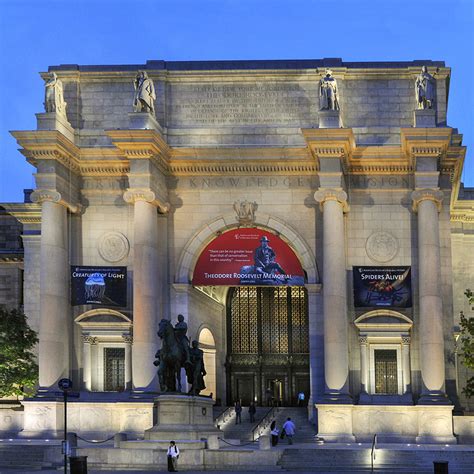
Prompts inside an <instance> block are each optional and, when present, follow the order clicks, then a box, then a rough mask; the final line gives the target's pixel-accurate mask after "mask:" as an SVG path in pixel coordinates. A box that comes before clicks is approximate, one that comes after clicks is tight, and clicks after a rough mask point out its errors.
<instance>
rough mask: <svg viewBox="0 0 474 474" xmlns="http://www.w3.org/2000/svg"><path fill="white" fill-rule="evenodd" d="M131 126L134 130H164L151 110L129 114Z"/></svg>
mask: <svg viewBox="0 0 474 474" xmlns="http://www.w3.org/2000/svg"><path fill="white" fill-rule="evenodd" d="M128 119H129V121H130V128H131V129H133V130H137V129H138V130H156V131H157V132H162V128H161V125H160V124H159V123H158V121H157V120H156V118H155V117H154V116H153V115H152V114H150V113H149V112H131V113H129V114H128Z"/></svg>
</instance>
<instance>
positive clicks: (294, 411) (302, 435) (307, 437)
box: [265, 407, 316, 444]
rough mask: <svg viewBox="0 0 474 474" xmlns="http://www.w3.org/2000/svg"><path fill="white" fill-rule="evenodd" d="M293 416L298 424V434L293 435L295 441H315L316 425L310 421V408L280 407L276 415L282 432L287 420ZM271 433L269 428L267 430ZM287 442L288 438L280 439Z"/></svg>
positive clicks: (281, 441) (294, 421) (292, 419)
mask: <svg viewBox="0 0 474 474" xmlns="http://www.w3.org/2000/svg"><path fill="white" fill-rule="evenodd" d="M288 418H291V421H293V423H294V424H295V426H296V434H295V435H294V436H293V442H294V443H313V444H314V442H315V436H316V427H315V426H314V425H313V424H312V423H310V422H309V421H308V409H307V408H306V407H304V408H298V407H282V408H279V409H278V413H277V414H276V416H275V421H276V426H277V428H278V430H279V431H280V433H281V430H282V427H283V424H284V423H285V421H286V420H287V419H288ZM267 431H268V433H265V434H269V430H267ZM283 442H285V443H286V442H287V440H286V438H285V439H284V440H280V443H283Z"/></svg>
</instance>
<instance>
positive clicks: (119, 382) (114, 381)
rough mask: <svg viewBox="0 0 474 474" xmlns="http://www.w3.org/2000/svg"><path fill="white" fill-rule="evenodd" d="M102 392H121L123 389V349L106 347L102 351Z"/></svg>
mask: <svg viewBox="0 0 474 474" xmlns="http://www.w3.org/2000/svg"><path fill="white" fill-rule="evenodd" d="M104 361H105V370H104V390H105V391H106V392H121V391H123V390H124V389H125V349H124V348H120V347H106V348H105V349H104Z"/></svg>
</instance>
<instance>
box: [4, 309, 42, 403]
mask: <svg viewBox="0 0 474 474" xmlns="http://www.w3.org/2000/svg"><path fill="white" fill-rule="evenodd" d="M37 342H38V337H37V336H36V332H35V331H33V330H32V329H31V328H30V327H29V326H28V322H27V320H26V316H25V315H24V314H23V313H22V312H21V311H18V310H17V309H12V310H7V309H0V397H6V396H10V395H25V394H26V391H28V389H31V388H33V387H34V386H35V385H36V383H37V380H38V364H37V363H36V357H35V355H34V353H33V348H34V346H35V344H36V343H37Z"/></svg>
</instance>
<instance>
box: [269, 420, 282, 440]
mask: <svg viewBox="0 0 474 474" xmlns="http://www.w3.org/2000/svg"><path fill="white" fill-rule="evenodd" d="M270 434H271V435H272V446H276V445H277V444H278V435H279V434H280V432H279V431H278V428H277V427H276V421H275V420H273V421H272V424H271V425H270Z"/></svg>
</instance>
